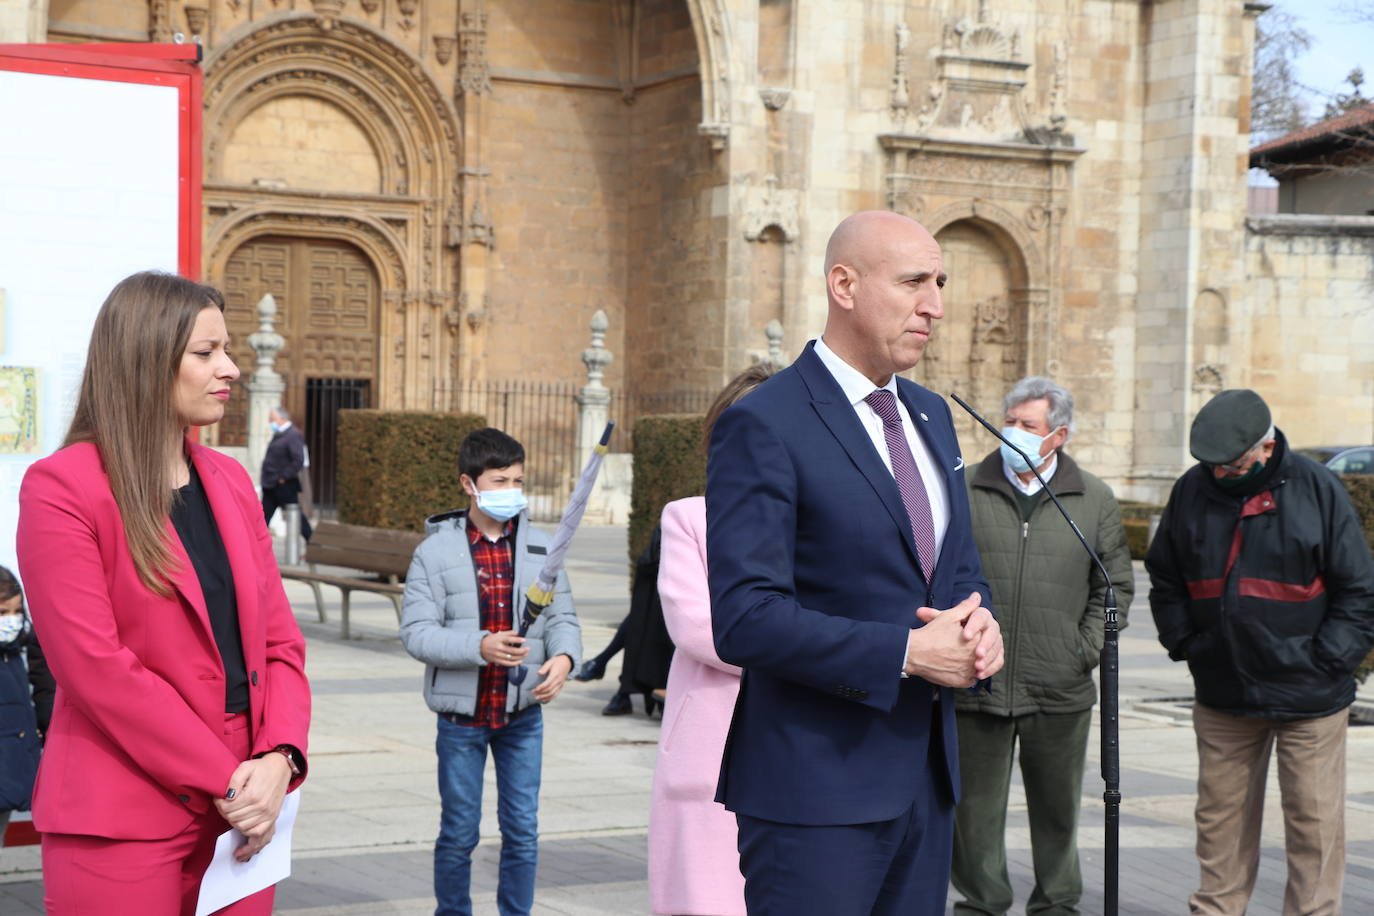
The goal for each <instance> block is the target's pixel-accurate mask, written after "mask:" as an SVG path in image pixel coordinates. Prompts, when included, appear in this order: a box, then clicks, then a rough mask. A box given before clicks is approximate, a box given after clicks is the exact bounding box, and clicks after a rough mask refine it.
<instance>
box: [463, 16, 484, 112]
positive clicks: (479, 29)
mask: <svg viewBox="0 0 1374 916" xmlns="http://www.w3.org/2000/svg"><path fill="white" fill-rule="evenodd" d="M458 39H459V45H460V48H459V52H458V53H459V64H458V92H459V93H460V94H461V93H464V92H471V93H473V94H475V95H481V94H482V93H484V92H491V69H490V68H489V67H488V66H487V14H486V13H476V12H465V13H463V21H462V25H461V26H459V29H458Z"/></svg>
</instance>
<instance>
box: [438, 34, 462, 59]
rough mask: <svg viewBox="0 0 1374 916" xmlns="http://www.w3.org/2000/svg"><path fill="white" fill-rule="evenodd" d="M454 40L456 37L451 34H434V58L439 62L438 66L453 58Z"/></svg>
mask: <svg viewBox="0 0 1374 916" xmlns="http://www.w3.org/2000/svg"><path fill="white" fill-rule="evenodd" d="M456 41H457V39H455V38H454V37H453V36H451V35H435V36H434V59H435V60H437V61H438V62H439V65H440V66H444V65H445V64H447V63H448V62H449V61H451V60H453V46H454V44H455V43H456Z"/></svg>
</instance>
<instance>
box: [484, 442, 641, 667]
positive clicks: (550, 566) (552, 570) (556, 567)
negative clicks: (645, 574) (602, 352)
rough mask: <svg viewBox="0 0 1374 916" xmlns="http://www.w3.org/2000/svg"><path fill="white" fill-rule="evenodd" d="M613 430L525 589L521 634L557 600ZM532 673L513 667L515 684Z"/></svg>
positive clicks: (590, 462)
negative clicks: (557, 589) (555, 593)
mask: <svg viewBox="0 0 1374 916" xmlns="http://www.w3.org/2000/svg"><path fill="white" fill-rule="evenodd" d="M613 429H615V424H614V423H607V424H606V429H605V431H603V432H602V433H601V440H600V441H599V442H597V444H596V446H595V447H594V448H593V449H592V456H591V457H590V458H588V459H587V466H586V467H585V468H583V469H582V476H581V477H579V478H577V484H576V485H575V486H574V487H573V491H572V497H571V498H570V499H569V500H568V507H567V508H566V509H564V510H563V517H562V518H561V519H559V521H558V528H557V530H555V531H554V533H553V540H552V541H550V542H549V553H548V556H546V557H545V558H544V565H543V566H542V567H541V568H540V570H539V575H537V576H535V579H534V582H532V583H531V584H530V587H529V588H528V589H526V591H525V610H524V612H523V613H522V614H521V615H520V635H521V636H525V635H527V634H528V633H529V631H530V627H532V626H534V622H535V620H537V619H538V618H539V615H540V614H542V613H543V612H544V608H546V607H548V606H549V605H550V604H552V603H553V590H554V586H555V585H556V584H557V582H558V574H559V573H561V572H562V571H563V558H564V557H565V556H566V555H567V553H568V547H569V546H571V545H572V539H573V535H574V534H576V533H577V526H578V525H579V524H581V523H582V514H583V513H584V512H586V511H587V500H588V498H589V497H590V496H591V495H592V487H594V486H596V475H597V474H599V473H600V472H601V462H602V460H603V459H604V458H605V457H606V452H607V451H609V449H608V448H607V443H609V442H610V441H611V431H612V430H613ZM528 673H529V672H528V671H527V670H526V668H525V666H524V665H520V666H518V667H515V668H511V669H510V681H511V683H512V684H516V685H519V684H523V683H524V682H525V677H526V675H527V674H528Z"/></svg>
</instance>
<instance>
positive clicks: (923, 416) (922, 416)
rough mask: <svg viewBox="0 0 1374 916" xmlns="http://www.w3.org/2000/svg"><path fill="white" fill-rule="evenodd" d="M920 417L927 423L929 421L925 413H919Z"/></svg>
mask: <svg viewBox="0 0 1374 916" xmlns="http://www.w3.org/2000/svg"><path fill="white" fill-rule="evenodd" d="M921 419H922V420H925V421H926V422H927V423H929V422H930V417H928V416H926V415H925V414H921Z"/></svg>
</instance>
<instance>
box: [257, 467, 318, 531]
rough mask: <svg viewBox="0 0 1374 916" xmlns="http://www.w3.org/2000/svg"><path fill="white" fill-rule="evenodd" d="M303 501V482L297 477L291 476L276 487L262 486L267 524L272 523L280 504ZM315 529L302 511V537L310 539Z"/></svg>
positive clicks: (292, 503)
mask: <svg viewBox="0 0 1374 916" xmlns="http://www.w3.org/2000/svg"><path fill="white" fill-rule="evenodd" d="M300 501H301V482H300V481H299V480H297V479H296V478H294V477H293V478H291V479H290V480H288V481H287V482H286V483H281V484H277V485H276V486H275V487H263V488H262V514H263V518H265V519H266V520H267V524H269V525H270V524H272V516H274V515H276V514H277V507H278V506H290V505H298V504H299V503H300ZM313 530H314V529H313V528H311V527H310V519H308V518H306V517H305V513H304V512H302V513H301V537H303V538H305V539H306V540H307V541H308V540H310V533H311V532H312V531H313Z"/></svg>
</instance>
